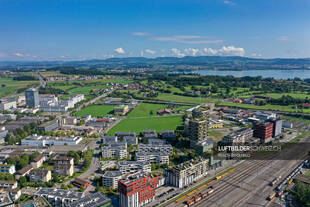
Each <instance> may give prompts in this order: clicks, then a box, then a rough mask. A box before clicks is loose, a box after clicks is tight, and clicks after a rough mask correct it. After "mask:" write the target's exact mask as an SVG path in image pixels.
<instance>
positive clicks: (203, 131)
mask: <svg viewBox="0 0 310 207" xmlns="http://www.w3.org/2000/svg"><path fill="white" fill-rule="evenodd" d="M208 124H209V121H208V120H207V119H205V118H200V119H191V120H189V121H188V130H187V132H188V136H189V138H190V139H191V141H202V140H205V139H206V138H207V136H208Z"/></svg>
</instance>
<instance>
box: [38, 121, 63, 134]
mask: <svg viewBox="0 0 310 207" xmlns="http://www.w3.org/2000/svg"><path fill="white" fill-rule="evenodd" d="M58 127H59V125H58V120H56V119H55V120H52V121H49V122H45V123H43V124H41V125H40V126H38V130H39V131H44V132H50V131H54V130H55V129H57V128H58Z"/></svg>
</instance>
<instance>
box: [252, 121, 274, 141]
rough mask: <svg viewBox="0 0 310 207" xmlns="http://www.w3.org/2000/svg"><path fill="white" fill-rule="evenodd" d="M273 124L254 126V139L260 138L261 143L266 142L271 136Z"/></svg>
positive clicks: (265, 123) (263, 123) (264, 123)
mask: <svg viewBox="0 0 310 207" xmlns="http://www.w3.org/2000/svg"><path fill="white" fill-rule="evenodd" d="M273 127H274V124H273V123H272V122H262V123H260V124H258V125H256V126H255V129H254V137H257V138H260V139H261V141H262V142H268V141H269V140H270V138H272V135H273Z"/></svg>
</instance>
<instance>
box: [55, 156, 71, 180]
mask: <svg viewBox="0 0 310 207" xmlns="http://www.w3.org/2000/svg"><path fill="white" fill-rule="evenodd" d="M54 172H55V173H56V174H58V175H64V176H72V175H73V173H74V160H73V158H72V157H67V156H57V157H56V158H55V159H54Z"/></svg>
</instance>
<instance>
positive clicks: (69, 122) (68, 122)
mask: <svg viewBox="0 0 310 207" xmlns="http://www.w3.org/2000/svg"><path fill="white" fill-rule="evenodd" d="M76 124H77V118H75V117H66V118H63V119H62V125H76Z"/></svg>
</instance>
